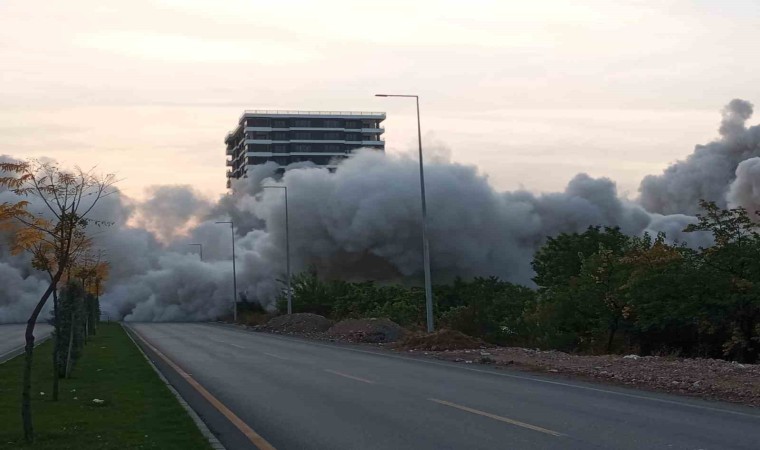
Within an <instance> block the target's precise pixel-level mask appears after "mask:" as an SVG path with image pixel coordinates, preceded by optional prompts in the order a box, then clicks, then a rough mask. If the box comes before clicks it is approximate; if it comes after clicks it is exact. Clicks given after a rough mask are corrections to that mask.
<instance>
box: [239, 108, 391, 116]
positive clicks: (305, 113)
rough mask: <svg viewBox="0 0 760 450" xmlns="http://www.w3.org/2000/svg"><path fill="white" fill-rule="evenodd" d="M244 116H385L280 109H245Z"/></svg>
mask: <svg viewBox="0 0 760 450" xmlns="http://www.w3.org/2000/svg"><path fill="white" fill-rule="evenodd" d="M246 114H287V115H289V116H316V115H319V116H328V115H329V116H385V113H384V112H381V111H290V110H282V109H246V110H245V111H244V112H243V115H246Z"/></svg>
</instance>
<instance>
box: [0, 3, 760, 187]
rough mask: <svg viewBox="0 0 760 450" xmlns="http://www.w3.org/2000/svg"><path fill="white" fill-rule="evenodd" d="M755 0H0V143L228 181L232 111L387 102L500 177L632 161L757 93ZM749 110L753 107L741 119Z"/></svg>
mask: <svg viewBox="0 0 760 450" xmlns="http://www.w3.org/2000/svg"><path fill="white" fill-rule="evenodd" d="M759 24H760V2H758V1H756V0H746V1H742V0H736V1H733V0H721V1H718V0H715V1H709V0H691V1H687V0H657V1H654V0H652V1H644V0H630V1H624V0H621V1H615V2H611V1H584V2H576V1H572V0H567V1H563V0H541V1H533V2H526V1H508V0H500V1H485V0H470V1H466V2H465V1H461V0H457V1H444V0H441V1H423V0H417V1H409V0H402V1H396V0H386V1H384V2H377V1H373V2H368V1H359V0H354V1H327V0H322V1H319V2H317V1H313V2H309V1H288V0H279V1H276V2H272V1H268V2H264V1H258V0H224V1H205V0H131V1H129V2H125V1H107V0H97V1H90V0H73V1H65V2H64V1H54V0H49V1H42V0H39V1H30V0H0V153H5V154H11V155H14V156H17V157H35V156H43V155H44V156H50V157H54V158H56V159H58V160H61V161H63V162H64V163H67V164H79V165H82V166H86V167H89V166H92V165H97V166H98V167H100V168H101V170H103V171H107V172H116V173H117V174H118V175H119V177H120V178H122V179H123V181H122V182H121V184H120V185H121V187H122V188H123V189H124V190H125V191H127V193H129V194H130V195H133V196H136V197H140V196H142V195H144V192H145V189H146V188H147V187H148V186H150V185H155V184H192V185H194V186H196V187H197V188H198V189H200V190H201V191H203V192H205V193H206V194H208V195H209V196H212V195H218V194H220V193H222V192H224V191H225V188H224V186H225V178H224V172H225V166H224V160H225V156H224V144H223V138H224V135H225V134H226V132H227V131H228V130H230V129H232V128H234V126H235V125H236V121H237V119H238V117H239V115H240V113H241V112H242V110H243V109H246V108H247V109H256V108H281V109H317V110H371V111H378V110H380V111H386V112H387V113H388V119H387V120H386V123H385V126H386V129H387V133H386V141H387V149H388V151H389V152H406V151H408V150H409V149H410V148H414V145H415V131H416V129H415V122H414V120H413V116H412V114H413V104H412V103H411V102H405V101H404V100H402V99H378V98H374V97H373V94H374V93H376V92H400V93H418V94H419V95H420V96H421V98H422V108H423V111H422V112H423V118H422V125H423V133H424V134H425V143H426V145H429V146H430V147H431V148H433V149H435V152H436V153H437V154H438V156H445V155H446V154H449V155H450V157H451V159H452V160H453V161H456V162H462V163H468V164H475V165H477V166H478V167H480V169H481V170H482V172H484V173H487V174H488V175H489V177H490V179H491V180H492V182H493V184H494V185H495V186H497V187H498V188H500V189H513V188H516V187H521V186H522V187H525V188H527V189H530V190H532V191H536V192H540V191H551V190H556V189H560V188H561V187H563V186H564V185H565V184H566V183H567V181H568V180H569V179H570V178H572V177H573V175H574V174H575V173H577V172H581V171H583V172H587V173H589V174H591V175H593V176H601V175H606V176H609V177H611V178H613V179H614V180H616V181H617V182H618V184H619V187H620V190H621V191H622V192H623V193H627V194H628V195H629V196H631V197H635V196H636V195H637V192H636V190H637V187H638V183H639V181H640V179H641V178H642V176H643V175H646V174H649V173H656V172H659V171H660V170H662V169H663V168H664V167H665V166H666V165H668V164H669V163H671V162H673V161H674V160H676V159H679V158H682V157H684V156H686V155H687V154H689V153H690V152H691V151H692V149H693V146H694V144H697V143H704V142H706V141H708V140H710V139H711V138H712V137H715V136H717V131H716V129H717V124H718V122H719V120H720V116H719V110H720V108H721V107H722V106H723V105H725V104H726V103H727V102H728V101H729V100H731V99H732V98H735V97H741V98H746V99H747V100H750V101H755V102H760V92H758V83H757V74H758V73H760V59H758V58H757V57H756V56H755V53H756V50H757V48H756V47H757V42H760V26H758V25H759ZM751 122H753V123H754V122H756V120H752V121H751Z"/></svg>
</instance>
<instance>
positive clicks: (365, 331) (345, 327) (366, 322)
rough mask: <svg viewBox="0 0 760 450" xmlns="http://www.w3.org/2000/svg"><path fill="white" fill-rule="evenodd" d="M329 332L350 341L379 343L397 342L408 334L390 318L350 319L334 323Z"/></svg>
mask: <svg viewBox="0 0 760 450" xmlns="http://www.w3.org/2000/svg"><path fill="white" fill-rule="evenodd" d="M327 334H329V335H330V336H335V337H341V338H344V339H347V340H349V341H354V342H368V343H372V344H377V343H384V342H396V341H398V340H399V339H401V338H402V337H403V336H404V335H405V334H406V330H405V329H403V328H402V327H401V325H399V324H397V323H396V322H394V321H392V320H389V319H348V320H342V321H340V322H338V323H336V324H335V325H333V326H332V328H330V329H329V330H327Z"/></svg>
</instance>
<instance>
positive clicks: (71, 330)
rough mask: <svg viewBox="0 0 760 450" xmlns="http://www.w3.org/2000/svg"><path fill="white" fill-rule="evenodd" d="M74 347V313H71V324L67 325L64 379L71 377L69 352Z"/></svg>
mask: <svg viewBox="0 0 760 450" xmlns="http://www.w3.org/2000/svg"><path fill="white" fill-rule="evenodd" d="M73 346H74V311H71V323H70V324H69V349H68V351H67V352H66V378H68V377H69V376H71V350H72V348H73Z"/></svg>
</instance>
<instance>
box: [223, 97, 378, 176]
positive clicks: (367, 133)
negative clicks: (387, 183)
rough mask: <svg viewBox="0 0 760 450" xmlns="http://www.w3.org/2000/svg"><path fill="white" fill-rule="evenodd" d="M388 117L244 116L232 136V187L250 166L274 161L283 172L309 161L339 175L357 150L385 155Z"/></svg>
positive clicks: (263, 113)
mask: <svg viewBox="0 0 760 450" xmlns="http://www.w3.org/2000/svg"><path fill="white" fill-rule="evenodd" d="M383 120H385V113H384V112H358V111H348V112H343V111H261V110H253V111H245V112H244V113H243V115H242V116H240V120H239V121H238V126H237V128H235V130H233V131H231V132H230V133H228V134H227V137H226V138H225V139H224V143H225V144H227V156H230V157H231V159H228V160H227V167H229V170H228V171H227V187H230V183H231V179H232V178H242V177H245V175H246V172H247V170H248V168H249V167H250V166H255V165H258V164H264V163H266V162H268V161H274V162H276V163H277V164H279V165H280V166H283V167H284V166H287V165H288V164H292V163H296V162H305V161H309V162H312V163H314V164H316V165H318V166H323V167H327V168H328V169H334V168H335V163H336V162H337V161H338V160H340V159H342V158H346V157H348V155H350V154H351V152H352V151H354V150H356V149H358V148H363V147H366V148H373V149H377V150H380V151H385V141H383V138H382V134H383V132H384V131H385V130H384V129H383V128H382V127H381V126H380V124H381V122H382V121H383Z"/></svg>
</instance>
